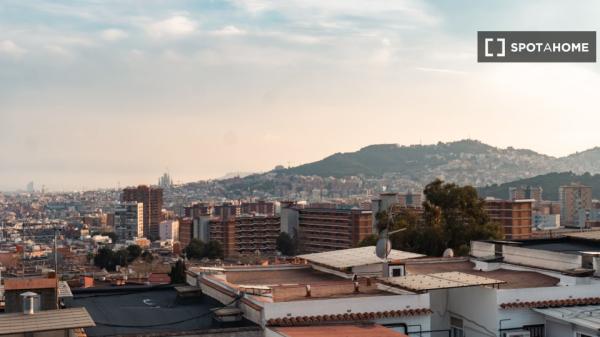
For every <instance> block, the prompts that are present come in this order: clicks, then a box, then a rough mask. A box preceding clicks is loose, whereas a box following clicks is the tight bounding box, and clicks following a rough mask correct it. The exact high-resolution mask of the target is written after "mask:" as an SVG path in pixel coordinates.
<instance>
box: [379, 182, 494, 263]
mask: <svg viewBox="0 0 600 337" xmlns="http://www.w3.org/2000/svg"><path fill="white" fill-rule="evenodd" d="M423 193H424V195H425V202H423V214H422V215H421V216H418V215H417V214H416V213H415V212H414V211H411V210H408V209H407V210H402V211H400V212H399V213H398V214H397V215H395V216H394V220H393V221H392V228H391V229H390V230H394V229H399V228H405V231H403V232H401V233H398V234H396V235H393V236H392V237H391V238H390V240H391V241H392V246H393V247H394V248H396V249H401V250H407V251H414V252H419V253H423V254H427V255H432V256H440V255H442V253H443V251H444V250H445V249H446V248H452V249H453V250H454V252H455V254H457V255H465V254H467V253H468V251H469V244H470V242H471V241H472V240H488V239H498V238H501V237H502V232H501V230H500V227H499V226H498V225H497V224H495V223H490V221H489V217H488V215H487V213H486V211H485V208H484V201H483V200H482V199H480V198H479V196H478V195H477V191H476V190H475V188H473V187H472V186H458V185H456V184H452V183H444V182H443V181H442V180H439V179H436V180H435V181H433V182H431V183H429V184H428V185H427V186H426V187H425V190H424V191H423ZM377 216H378V218H379V217H380V218H381V220H380V222H379V223H382V227H385V225H386V223H387V221H386V220H387V214H386V213H385V212H381V214H378V215H377Z"/></svg>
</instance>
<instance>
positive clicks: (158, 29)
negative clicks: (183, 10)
mask: <svg viewBox="0 0 600 337" xmlns="http://www.w3.org/2000/svg"><path fill="white" fill-rule="evenodd" d="M197 28H198V23H197V22H196V21H194V20H192V19H190V18H188V17H187V16H183V15H174V16H171V17H169V18H167V19H164V20H160V21H156V22H152V23H149V24H147V25H146V31H147V32H148V34H149V35H150V36H152V37H155V38H168V37H183V36H186V35H190V34H192V33H194V32H195V31H196V29H197Z"/></svg>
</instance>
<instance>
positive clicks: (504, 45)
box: [485, 38, 506, 57]
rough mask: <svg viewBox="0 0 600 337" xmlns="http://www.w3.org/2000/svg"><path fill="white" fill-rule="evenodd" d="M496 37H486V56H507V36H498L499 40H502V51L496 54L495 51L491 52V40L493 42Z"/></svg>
mask: <svg viewBox="0 0 600 337" xmlns="http://www.w3.org/2000/svg"><path fill="white" fill-rule="evenodd" d="M493 41H494V39H492V38H486V39H485V57H494V56H496V57H504V56H506V39H505V38H496V41H497V42H500V45H501V46H502V49H501V50H502V51H501V52H500V53H498V54H496V55H494V53H490V42H493Z"/></svg>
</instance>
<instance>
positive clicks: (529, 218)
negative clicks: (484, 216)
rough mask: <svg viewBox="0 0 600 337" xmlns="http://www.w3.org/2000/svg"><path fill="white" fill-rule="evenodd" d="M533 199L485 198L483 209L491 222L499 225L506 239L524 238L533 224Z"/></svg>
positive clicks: (529, 232) (528, 235)
mask: <svg viewBox="0 0 600 337" xmlns="http://www.w3.org/2000/svg"><path fill="white" fill-rule="evenodd" d="M534 202H535V200H533V199H524V200H501V199H486V200H485V209H486V211H487V213H488V216H489V217H490V221H491V222H495V223H497V224H499V225H500V227H501V228H502V232H503V233H504V237H505V238H506V239H508V240H516V239H526V238H529V237H530V236H531V228H532V226H533V203H534Z"/></svg>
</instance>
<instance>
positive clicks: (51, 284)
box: [4, 277, 58, 291]
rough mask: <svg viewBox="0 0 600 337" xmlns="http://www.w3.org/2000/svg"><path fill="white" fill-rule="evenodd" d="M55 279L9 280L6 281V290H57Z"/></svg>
mask: <svg viewBox="0 0 600 337" xmlns="http://www.w3.org/2000/svg"><path fill="white" fill-rule="evenodd" d="M57 286H58V283H57V282H56V279H55V278H41V277H36V278H7V279H4V290H7V291H8V290H29V289H48V288H56V287H57Z"/></svg>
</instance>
